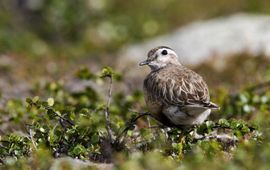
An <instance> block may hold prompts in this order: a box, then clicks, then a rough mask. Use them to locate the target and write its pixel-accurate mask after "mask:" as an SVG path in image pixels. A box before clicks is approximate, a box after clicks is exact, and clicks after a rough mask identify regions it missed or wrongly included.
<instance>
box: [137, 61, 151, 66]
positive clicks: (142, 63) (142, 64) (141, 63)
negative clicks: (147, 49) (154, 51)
mask: <svg viewBox="0 0 270 170" xmlns="http://www.w3.org/2000/svg"><path fill="white" fill-rule="evenodd" d="M149 63H150V61H149V60H145V61H142V62H140V63H139V66H144V65H148V64H149Z"/></svg>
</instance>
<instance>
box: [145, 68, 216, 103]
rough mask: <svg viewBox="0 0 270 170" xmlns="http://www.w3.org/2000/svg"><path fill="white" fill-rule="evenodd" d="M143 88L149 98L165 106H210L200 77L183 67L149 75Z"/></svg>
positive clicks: (166, 69) (204, 84) (205, 86)
mask: <svg viewBox="0 0 270 170" xmlns="http://www.w3.org/2000/svg"><path fill="white" fill-rule="evenodd" d="M144 87H145V88H146V90H147V92H148V93H149V95H150V96H152V97H153V98H154V99H156V100H161V101H162V103H163V104H165V105H176V106H184V105H201V106H205V107H208V106H209V107H210V105H211V104H210V103H211V102H210V98H209V92H208V87H207V85H206V83H205V82H204V80H203V79H202V77H201V76H200V75H198V74H197V73H195V72H193V71H192V70H189V69H187V68H185V67H183V66H181V67H179V66H178V67H170V68H165V69H162V70H159V72H154V73H151V74H149V76H147V78H146V79H145V82H144Z"/></svg>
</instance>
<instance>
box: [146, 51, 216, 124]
mask: <svg viewBox="0 0 270 170" xmlns="http://www.w3.org/2000/svg"><path fill="white" fill-rule="evenodd" d="M159 49H163V50H164V49H167V50H170V51H169V53H168V54H167V55H162V54H160V51H158V50H159ZM156 53H157V54H156ZM174 55H176V54H175V53H174V52H173V51H172V50H171V49H170V48H168V47H164V46H161V47H157V48H154V49H152V50H150V52H149V53H148V59H147V61H148V60H151V61H154V60H158V57H159V58H161V57H163V58H161V59H159V60H160V61H158V62H159V64H157V63H158V62H157V63H156V65H160V67H158V66H156V67H153V68H152V71H151V72H150V73H149V74H148V75H147V77H146V78H145V80H144V85H143V86H144V95H145V101H146V104H147V107H148V110H149V112H150V113H151V114H152V115H153V116H154V117H155V118H156V119H157V120H159V121H160V122H162V123H163V124H164V125H167V126H188V125H194V124H199V123H202V121H204V120H205V119H206V118H207V117H208V115H209V114H210V112H211V110H212V109H217V108H218V106H217V105H216V104H214V103H212V102H210V97H209V91H208V87H207V84H206V83H205V81H204V80H203V79H202V77H201V76H200V75H198V74H197V73H195V72H194V71H192V70H190V69H188V68H186V67H185V66H183V65H182V64H181V63H180V62H178V60H177V58H176V59H175V57H177V56H174ZM164 57H167V58H165V59H164Z"/></svg>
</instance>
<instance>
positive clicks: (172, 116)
mask: <svg viewBox="0 0 270 170" xmlns="http://www.w3.org/2000/svg"><path fill="white" fill-rule="evenodd" d="M162 112H163V114H164V115H165V116H166V117H167V118H168V119H169V120H170V121H171V122H172V123H173V124H175V125H196V124H201V123H203V122H204V120H205V119H206V118H207V117H208V116H209V115H210V113H211V109H207V108H199V109H198V108H195V109H194V108H193V109H191V108H184V109H181V110H180V109H179V107H177V106H168V107H164V108H163V110H162Z"/></svg>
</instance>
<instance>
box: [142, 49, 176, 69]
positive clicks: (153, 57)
mask: <svg viewBox="0 0 270 170" xmlns="http://www.w3.org/2000/svg"><path fill="white" fill-rule="evenodd" d="M168 64H180V62H179V61H178V56H177V54H176V53H175V52H174V51H173V50H172V49H171V48H169V47H165V46H159V47H156V48H153V49H151V50H150V51H149V52H148V54H147V59H146V60H145V61H142V62H140V64H139V65H140V66H143V65H148V66H149V67H150V68H151V70H157V69H160V68H163V67H165V66H167V65H168Z"/></svg>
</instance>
